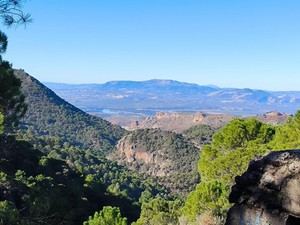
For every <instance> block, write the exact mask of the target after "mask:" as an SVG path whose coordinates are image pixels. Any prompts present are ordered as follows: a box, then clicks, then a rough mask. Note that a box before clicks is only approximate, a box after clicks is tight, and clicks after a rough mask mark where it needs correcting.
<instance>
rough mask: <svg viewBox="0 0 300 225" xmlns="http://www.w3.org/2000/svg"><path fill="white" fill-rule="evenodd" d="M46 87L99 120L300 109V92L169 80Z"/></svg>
mask: <svg viewBox="0 0 300 225" xmlns="http://www.w3.org/2000/svg"><path fill="white" fill-rule="evenodd" d="M46 85H47V86H48V87H50V88H51V89H52V90H54V91H55V92H56V93H57V94H58V95H59V96H61V97H63V98H64V99H66V100H67V101H68V102H70V103H71V104H74V105H75V106H77V107H79V108H80V109H82V110H84V111H86V112H90V113H96V114H99V115H101V116H102V115H105V114H128V113H129V114H132V113H133V114H136V115H139V114H144V115H153V114H154V113H155V112H159V111H176V112H180V111H184V112H185V111H203V112H218V113H229V114H239V115H256V114H263V113H265V112H269V111H279V112H283V113H294V112H295V111H296V110H297V109H298V108H300V93H299V92H284V91H282V92H273V91H264V90H253V89H248V88H245V89H237V88H219V87H216V86H201V85H197V84H190V83H183V82H178V81H172V80H149V81H141V82H137V81H114V82H108V83H104V84H82V85H70V84H57V83H46Z"/></svg>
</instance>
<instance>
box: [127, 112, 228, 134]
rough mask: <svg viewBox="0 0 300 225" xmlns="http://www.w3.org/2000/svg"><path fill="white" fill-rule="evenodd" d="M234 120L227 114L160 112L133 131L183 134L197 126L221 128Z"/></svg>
mask: <svg viewBox="0 0 300 225" xmlns="http://www.w3.org/2000/svg"><path fill="white" fill-rule="evenodd" d="M232 119H233V116H231V115H226V114H208V113H202V112H193V113H192V112H158V113H156V114H155V115H154V116H150V117H147V118H145V119H144V120H142V121H139V123H138V125H137V124H133V126H132V127H131V129H138V128H143V129H145V128H159V129H162V130H167V131H173V132H176V133H182V132H183V131H185V130H187V129H189V128H191V127H193V126H196V125H209V126H212V127H214V128H219V127H222V126H223V125H225V124H226V123H228V122H229V121H230V120H232Z"/></svg>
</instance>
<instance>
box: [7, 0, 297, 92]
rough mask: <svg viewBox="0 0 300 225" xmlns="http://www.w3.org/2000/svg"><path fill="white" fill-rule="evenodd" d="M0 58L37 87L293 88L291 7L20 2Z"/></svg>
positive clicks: (270, 1)
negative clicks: (20, 20)
mask: <svg viewBox="0 0 300 225" xmlns="http://www.w3.org/2000/svg"><path fill="white" fill-rule="evenodd" d="M24 7H25V9H26V11H28V12H30V13H31V14H32V16H33V22H32V23H31V24H29V25H28V26H26V29H23V28H22V26H19V27H17V28H10V29H6V28H5V29H4V31H5V32H6V33H7V35H8V37H9V46H8V51H7V53H6V55H4V58H5V59H8V60H10V61H11V62H13V64H14V66H15V67H16V68H23V69H24V70H25V71H27V72H28V73H29V74H31V75H33V76H35V77H36V78H38V79H39V80H42V81H49V82H62V83H104V82H107V81H111V80H147V79H148V78H149V77H150V78H154V79H171V80H179V81H184V82H189V83H197V84H213V85H217V86H220V87H235V88H252V89H263V90H299V87H300V79H299V75H300V67H299V62H300V55H299V52H300V43H299V39H300V24H299V23H298V21H299V20H300V14H299V13H298V10H297V9H299V7H300V2H299V1H295V0H291V1H285V2H283V1H277V0H275V1H274V0H266V1H258V0H254V1H251V2H247V1H230V2H228V1H221V0H213V1H198V0H197V1H196V0H185V1H183V0H175V1H162V0H153V1H138V0H129V1H121V0H110V1H91V2H89V3H87V2H84V1H80V0H74V1H72V4H70V3H69V2H66V1H60V0H51V1H49V0H44V1H39V0H30V1H27V2H26V4H25V5H24Z"/></svg>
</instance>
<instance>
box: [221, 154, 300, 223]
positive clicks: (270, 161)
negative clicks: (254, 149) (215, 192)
mask: <svg viewBox="0 0 300 225" xmlns="http://www.w3.org/2000/svg"><path fill="white" fill-rule="evenodd" d="M230 201H231V202H232V203H235V205H234V206H233V207H232V208H231V209H230V211H229V213H228V217H227V222H226V225H285V224H288V225H291V224H293V225H297V224H300V150H290V151H281V152H272V153H270V154H269V155H268V156H266V157H264V158H262V159H260V160H257V161H253V162H251V163H250V165H249V168H248V170H247V171H246V172H245V173H244V174H243V175H242V176H240V177H237V178H236V185H235V186H233V188H232V192H231V195H230Z"/></svg>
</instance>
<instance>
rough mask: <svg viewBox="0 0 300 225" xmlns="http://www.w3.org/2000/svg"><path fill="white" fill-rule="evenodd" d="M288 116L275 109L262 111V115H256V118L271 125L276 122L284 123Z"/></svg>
mask: <svg viewBox="0 0 300 225" xmlns="http://www.w3.org/2000/svg"><path fill="white" fill-rule="evenodd" d="M288 118H289V115H288V114H286V113H280V112H276V111H271V112H267V113H264V114H263V115H259V116H257V119H258V120H260V121H262V122H264V123H269V124H273V125H277V124H283V123H285V122H286V121H287V120H288Z"/></svg>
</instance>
